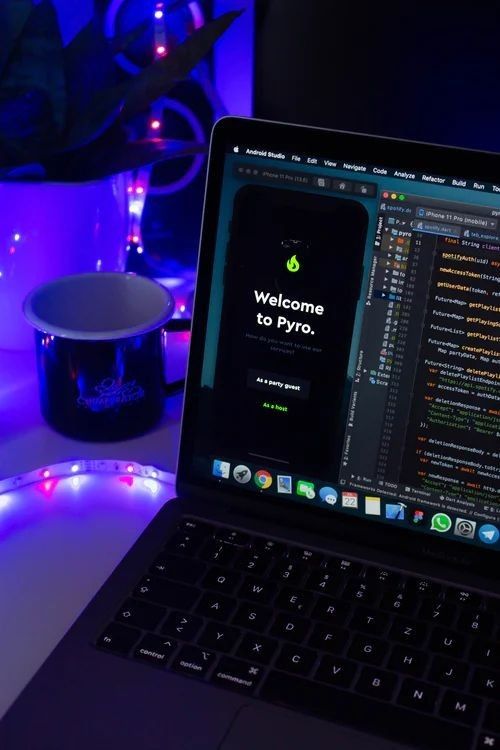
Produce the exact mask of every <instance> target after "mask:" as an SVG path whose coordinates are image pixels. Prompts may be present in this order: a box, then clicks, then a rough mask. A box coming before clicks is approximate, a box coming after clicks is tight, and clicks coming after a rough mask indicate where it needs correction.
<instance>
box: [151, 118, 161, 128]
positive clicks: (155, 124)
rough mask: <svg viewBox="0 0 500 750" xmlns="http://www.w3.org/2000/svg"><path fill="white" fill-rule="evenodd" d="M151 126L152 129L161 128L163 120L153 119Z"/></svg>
mask: <svg viewBox="0 0 500 750" xmlns="http://www.w3.org/2000/svg"><path fill="white" fill-rule="evenodd" d="M149 127H150V128H151V130H159V129H160V128H161V122H160V121H159V120H151V122H150V123H149Z"/></svg>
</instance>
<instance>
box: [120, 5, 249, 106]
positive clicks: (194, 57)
mask: <svg viewBox="0 0 500 750" xmlns="http://www.w3.org/2000/svg"><path fill="white" fill-rule="evenodd" d="M241 13H242V11H231V12H229V13H224V14H223V15H222V16H219V17H218V18H216V19H214V20H213V21H210V22H209V23H207V24H205V26H202V27H201V28H200V29H198V30H197V31H195V32H194V33H193V34H192V35H191V36H189V37H188V38H187V39H186V41H185V42H183V43H182V44H181V45H179V46H178V47H176V48H175V49H173V50H171V51H170V52H169V54H168V55H167V56H166V57H164V58H162V59H161V60H157V61H156V62H155V63H153V65H150V66H149V67H148V68H145V69H144V70H143V71H142V72H141V73H139V74H138V75H136V76H134V77H133V78H131V79H130V80H129V81H126V82H125V83H126V92H125V106H124V108H123V111H122V113H121V117H122V118H129V117H133V116H134V115H137V114H139V113H140V112H143V111H144V110H145V109H147V108H148V107H149V106H150V104H152V103H153V102H154V101H156V100H157V99H159V97H161V96H163V95H164V94H166V93H167V92H168V91H169V89H171V88H172V86H174V85H175V84H176V83H177V82H178V81H180V80H182V79H184V78H185V77H186V76H187V74H188V73H189V72H190V71H191V70H192V69H193V68H194V67H195V66H196V65H197V64H198V63H199V62H200V61H201V60H202V59H203V58H204V57H205V55H206V54H207V53H208V52H209V51H210V50H211V48H212V47H213V45H214V44H215V42H216V41H217V39H219V37H220V36H222V34H224V32H225V31H226V30H227V29H228V28H229V26H231V24H232V23H233V21H235V20H236V19H237V18H238V17H239V16H240V15H241Z"/></svg>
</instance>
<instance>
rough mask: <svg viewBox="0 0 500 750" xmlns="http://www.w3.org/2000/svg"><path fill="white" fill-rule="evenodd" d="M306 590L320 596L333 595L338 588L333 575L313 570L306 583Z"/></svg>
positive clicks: (337, 582) (338, 584)
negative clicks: (317, 592) (317, 593)
mask: <svg viewBox="0 0 500 750" xmlns="http://www.w3.org/2000/svg"><path fill="white" fill-rule="evenodd" d="M305 586H306V588H307V589H312V590H313V591H319V592H320V593H322V594H335V593H336V592H337V591H338V589H339V586H340V583H339V579H338V578H337V575H336V574H335V573H331V572H329V571H327V570H315V571H314V572H313V573H311V575H310V576H309V578H308V579H307V581H306V585H305Z"/></svg>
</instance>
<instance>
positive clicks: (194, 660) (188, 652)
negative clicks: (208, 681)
mask: <svg viewBox="0 0 500 750" xmlns="http://www.w3.org/2000/svg"><path fill="white" fill-rule="evenodd" d="M214 661H215V654H214V653H212V652H211V651H204V650H203V649H201V648H197V647H196V646H183V647H182V648H181V650H180V651H179V653H178V654H177V657H176V658H175V659H174V661H173V663H172V669H173V670H174V671H175V672H181V673H182V674H190V675H197V676H198V677H203V676H204V675H205V674H206V673H207V672H208V670H209V668H210V667H211V666H212V664H213V663H214Z"/></svg>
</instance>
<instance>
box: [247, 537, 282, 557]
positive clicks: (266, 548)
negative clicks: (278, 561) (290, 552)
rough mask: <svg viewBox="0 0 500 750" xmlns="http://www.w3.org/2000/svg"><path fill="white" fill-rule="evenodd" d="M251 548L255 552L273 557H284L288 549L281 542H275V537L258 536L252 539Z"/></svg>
mask: <svg viewBox="0 0 500 750" xmlns="http://www.w3.org/2000/svg"><path fill="white" fill-rule="evenodd" d="M251 548H252V549H253V550H255V552H259V553H262V554H264V555H268V556H269V557H270V558H272V557H283V556H284V555H285V553H286V551H287V548H286V546H285V545H284V544H282V543H281V542H275V541H274V539H266V538H265V537H261V536H256V537H254V538H253V539H252V542H251Z"/></svg>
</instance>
